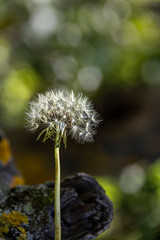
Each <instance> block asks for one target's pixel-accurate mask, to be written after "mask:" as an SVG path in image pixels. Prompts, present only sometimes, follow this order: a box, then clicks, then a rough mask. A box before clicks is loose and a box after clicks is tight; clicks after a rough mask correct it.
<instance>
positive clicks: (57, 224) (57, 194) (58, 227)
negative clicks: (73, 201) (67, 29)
mask: <svg viewBox="0 0 160 240" xmlns="http://www.w3.org/2000/svg"><path fill="white" fill-rule="evenodd" d="M54 153H55V187H54V191H55V196H54V211H55V235H54V236H55V238H54V239H55V240H61V206H60V158H59V144H58V143H57V142H55V148H54Z"/></svg>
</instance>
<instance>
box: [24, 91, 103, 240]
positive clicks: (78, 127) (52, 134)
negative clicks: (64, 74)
mask: <svg viewBox="0 0 160 240" xmlns="http://www.w3.org/2000/svg"><path fill="white" fill-rule="evenodd" d="M26 115H27V118H26V119H27V122H28V127H29V128H30V130H31V131H35V130H37V129H38V128H39V129H42V131H41V133H40V134H39V136H38V138H40V137H41V136H42V135H43V134H44V138H43V142H45V141H46V140H47V139H49V138H51V139H53V140H54V153H55V184H54V191H55V194H54V204H55V207H54V209H55V237H54V239H55V240H61V214H60V212H61V209H60V157H59V148H60V143H61V139H63V142H64V144H65V146H66V139H67V135H70V136H71V137H72V138H73V139H76V140H77V141H78V142H81V143H84V142H92V141H93V135H94V134H95V133H96V127H97V125H98V124H99V122H100V119H99V116H98V114H97V112H96V111H95V110H94V108H93V105H92V103H91V102H90V101H89V99H88V98H87V97H84V96H83V95H82V94H79V95H77V96H75V94H74V93H73V91H71V92H66V93H64V92H63V91H59V90H58V91H53V90H51V91H48V92H46V93H45V94H44V95H42V94H38V96H37V97H36V98H35V100H33V101H32V102H31V103H30V106H29V109H28V111H27V112H26Z"/></svg>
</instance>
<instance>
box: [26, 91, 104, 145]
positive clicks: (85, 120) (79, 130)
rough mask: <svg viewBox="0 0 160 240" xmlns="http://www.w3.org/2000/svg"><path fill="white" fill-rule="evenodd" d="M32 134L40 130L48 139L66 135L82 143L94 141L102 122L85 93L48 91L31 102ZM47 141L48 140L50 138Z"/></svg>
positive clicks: (29, 123)
mask: <svg viewBox="0 0 160 240" xmlns="http://www.w3.org/2000/svg"><path fill="white" fill-rule="evenodd" d="M26 115H27V118H26V119H27V122H28V123H27V125H28V127H29V128H30V130H31V131H35V130H37V129H38V128H40V129H43V130H45V129H46V132H47V135H48V138H49V137H50V138H52V139H54V137H55V135H56V134H57V132H58V133H61V137H62V135H63V134H64V133H65V134H66V135H70V136H71V137H72V138H73V139H75V140H77V141H78V142H80V143H84V142H92V141H93V135H94V134H95V133H96V127H97V126H98V124H99V122H100V119H99V115H98V113H97V112H96V111H95V109H94V107H93V105H92V103H91V102H90V101H89V99H88V98H87V97H84V96H83V95H82V94H78V95H77V96H76V95H75V94H74V92H73V91H71V92H63V91H60V90H57V91H53V90H51V91H47V92H46V93H45V94H44V95H42V94H38V95H37V97H36V98H35V99H34V100H33V101H32V102H30V104H29V108H28V110H27V112H26ZM48 138H47V139H48Z"/></svg>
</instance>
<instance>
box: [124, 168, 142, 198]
mask: <svg viewBox="0 0 160 240" xmlns="http://www.w3.org/2000/svg"><path fill="white" fill-rule="evenodd" d="M145 180H146V176H145V172H144V170H143V168H142V167H141V166H139V165H137V164H133V165H130V166H127V167H125V168H124V169H123V171H122V173H121V176H120V187H121V189H122V191H123V192H125V193H132V194H134V193H136V192H138V191H140V190H141V189H142V187H143V186H144V184H145Z"/></svg>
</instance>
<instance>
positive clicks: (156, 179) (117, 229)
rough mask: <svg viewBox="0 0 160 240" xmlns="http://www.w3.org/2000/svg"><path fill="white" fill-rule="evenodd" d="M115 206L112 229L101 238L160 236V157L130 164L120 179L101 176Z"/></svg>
mask: <svg viewBox="0 0 160 240" xmlns="http://www.w3.org/2000/svg"><path fill="white" fill-rule="evenodd" d="M97 180H98V182H99V183H100V184H101V185H102V186H103V187H104V189H105V190H106V193H107V195H108V196H109V197H110V198H111V199H112V201H113V205H114V219H113V223H112V225H111V228H110V230H108V231H106V232H105V233H103V234H102V235H100V236H99V237H97V238H96V239H97V240H103V239H111V240H115V239H125V240H144V239H145V240H151V239H160V214H159V212H160V160H157V161H156V162H155V163H153V164H151V166H149V167H146V166H145V165H144V164H143V165H140V164H132V165H129V166H126V167H125V168H124V169H123V170H122V171H121V173H120V176H119V178H117V179H115V178H113V177H110V178H108V177H106V176H104V177H102V176H100V177H97Z"/></svg>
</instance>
